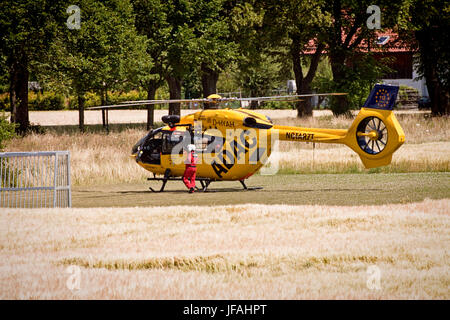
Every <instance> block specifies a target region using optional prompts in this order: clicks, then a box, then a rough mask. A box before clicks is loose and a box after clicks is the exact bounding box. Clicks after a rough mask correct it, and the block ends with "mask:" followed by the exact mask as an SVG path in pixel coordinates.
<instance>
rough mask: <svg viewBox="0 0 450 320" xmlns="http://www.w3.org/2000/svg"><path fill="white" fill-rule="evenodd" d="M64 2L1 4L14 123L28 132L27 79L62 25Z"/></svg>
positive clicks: (1, 49)
mask: <svg viewBox="0 0 450 320" xmlns="http://www.w3.org/2000/svg"><path fill="white" fill-rule="evenodd" d="M64 10H65V8H64V6H63V1H52V2H49V1H44V0H33V1H27V0H22V1H13V0H5V1H2V2H0V38H1V44H0V54H1V55H2V56H3V57H6V66H7V69H8V74H9V97H10V105H11V122H14V123H18V126H17V130H18V131H19V132H22V133H24V132H26V131H27V129H28V127H29V118H28V79H29V74H30V68H31V66H32V64H33V63H34V62H35V61H37V60H39V59H40V57H42V55H43V53H45V52H46V50H47V49H48V47H49V45H50V43H51V41H52V39H53V37H54V35H55V29H56V26H57V25H62V24H63V23H64V22H63V17H64V16H63V12H64Z"/></svg>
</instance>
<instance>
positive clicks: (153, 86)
mask: <svg viewBox="0 0 450 320" xmlns="http://www.w3.org/2000/svg"><path fill="white" fill-rule="evenodd" d="M157 89H158V83H157V81H150V83H149V85H148V86H147V100H155V96H156V90H157ZM154 119H155V105H154V104H149V105H148V106H147V130H150V128H151V127H153V123H154Z"/></svg>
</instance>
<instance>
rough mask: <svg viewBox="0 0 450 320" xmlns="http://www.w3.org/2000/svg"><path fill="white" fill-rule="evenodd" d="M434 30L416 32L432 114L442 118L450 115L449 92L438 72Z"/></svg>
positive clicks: (436, 40)
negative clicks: (440, 79)
mask: <svg viewBox="0 0 450 320" xmlns="http://www.w3.org/2000/svg"><path fill="white" fill-rule="evenodd" d="M438 33H439V32H434V31H433V30H432V29H428V30H421V31H417V32H416V39H417V42H418V43H419V52H420V59H421V63H422V66H423V75H424V76H425V81H426V84H427V89H428V95H429V98H430V102H431V113H432V115H434V116H442V115H449V114H450V109H449V108H450V106H449V92H448V89H445V88H444V87H443V85H442V83H441V82H440V81H439V77H438V71H437V61H436V59H435V54H434V51H435V50H436V46H438V44H436V42H438V41H441V39H436V37H435V34H438Z"/></svg>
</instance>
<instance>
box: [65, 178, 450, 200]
mask: <svg viewBox="0 0 450 320" xmlns="http://www.w3.org/2000/svg"><path fill="white" fill-rule="evenodd" d="M160 185H161V184H160V183H159V182H155V181H152V182H148V183H144V182H143V183H142V184H113V185H101V186H85V187H83V186H76V187H74V188H73V193H72V198H73V201H72V203H73V206H74V207H83V208H89V207H134V206H143V207H144V206H145V207H148V206H167V205H230V204H243V203H258V204H291V205H302V204H317V205H339V206H340V205H345V206H348V205H351V206H354V205H380V204H389V203H409V202H418V201H422V200H424V199H425V198H430V199H444V198H450V173H448V172H446V173H404V174H403V173H392V174H384V173H373V174H303V175H278V174H277V175H273V176H262V175H256V176H254V177H251V178H250V179H249V180H247V186H249V187H263V189H262V190H252V191H243V190H242V186H241V185H240V183H239V182H238V181H234V182H215V183H214V182H213V183H212V184H211V185H210V190H211V191H210V192H206V193H203V192H196V193H194V194H189V193H188V192H187V190H186V188H185V186H184V184H183V183H182V182H181V181H170V182H168V183H167V185H166V191H165V192H163V193H153V192H151V191H150V190H149V189H148V187H149V186H152V187H153V188H154V189H159V186H160ZM197 186H200V183H198V182H197Z"/></svg>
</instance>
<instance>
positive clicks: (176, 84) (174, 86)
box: [166, 76, 182, 115]
mask: <svg viewBox="0 0 450 320" xmlns="http://www.w3.org/2000/svg"><path fill="white" fill-rule="evenodd" d="M166 80H167V84H168V85H169V93H170V99H181V85H182V81H181V79H178V78H176V77H173V76H167V77H166ZM169 114H170V115H172V114H174V115H181V110H180V103H169Z"/></svg>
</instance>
